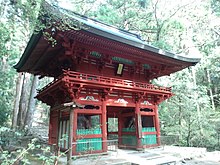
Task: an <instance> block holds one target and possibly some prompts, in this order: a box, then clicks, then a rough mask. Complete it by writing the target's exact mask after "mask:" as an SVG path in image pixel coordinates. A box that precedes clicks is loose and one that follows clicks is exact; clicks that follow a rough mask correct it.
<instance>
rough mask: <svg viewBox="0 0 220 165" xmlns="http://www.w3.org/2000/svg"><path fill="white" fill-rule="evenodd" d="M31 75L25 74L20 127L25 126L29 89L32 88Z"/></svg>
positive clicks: (19, 118) (19, 120)
mask: <svg viewBox="0 0 220 165" xmlns="http://www.w3.org/2000/svg"><path fill="white" fill-rule="evenodd" d="M29 81H30V75H29V74H25V75H24V81H23V87H22V92H21V99H20V104H19V112H18V126H19V127H20V129H22V128H24V122H25V117H26V112H27V105H28V93H29V92H28V91H29V90H30V82H29Z"/></svg>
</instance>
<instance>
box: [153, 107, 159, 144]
mask: <svg viewBox="0 0 220 165" xmlns="http://www.w3.org/2000/svg"><path fill="white" fill-rule="evenodd" d="M154 110H155V127H156V131H157V144H158V145H160V121H159V114H158V106H157V105H155V108H154Z"/></svg>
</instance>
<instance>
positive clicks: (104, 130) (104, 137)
mask: <svg viewBox="0 0 220 165" xmlns="http://www.w3.org/2000/svg"><path fill="white" fill-rule="evenodd" d="M101 125H102V141H103V142H102V150H103V152H106V151H107V125H106V101H105V100H103V101H102V123H101Z"/></svg>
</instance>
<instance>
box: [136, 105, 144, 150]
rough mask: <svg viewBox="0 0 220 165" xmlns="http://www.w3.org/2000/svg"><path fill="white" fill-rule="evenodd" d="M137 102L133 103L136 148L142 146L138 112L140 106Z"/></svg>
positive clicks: (139, 114)
mask: <svg viewBox="0 0 220 165" xmlns="http://www.w3.org/2000/svg"><path fill="white" fill-rule="evenodd" d="M139 104H140V103H139V102H136V104H135V125H136V138H137V146H136V148H137V149H141V148H142V142H141V138H142V122H141V113H140V106H139Z"/></svg>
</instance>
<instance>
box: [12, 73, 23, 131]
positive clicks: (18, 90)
mask: <svg viewBox="0 0 220 165" xmlns="http://www.w3.org/2000/svg"><path fill="white" fill-rule="evenodd" d="M23 78H24V75H23V73H18V78H17V83H16V96H15V101H14V110H13V118H12V128H13V129H16V127H17V121H18V110H19V102H20V98H21V89H22V86H23Z"/></svg>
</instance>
